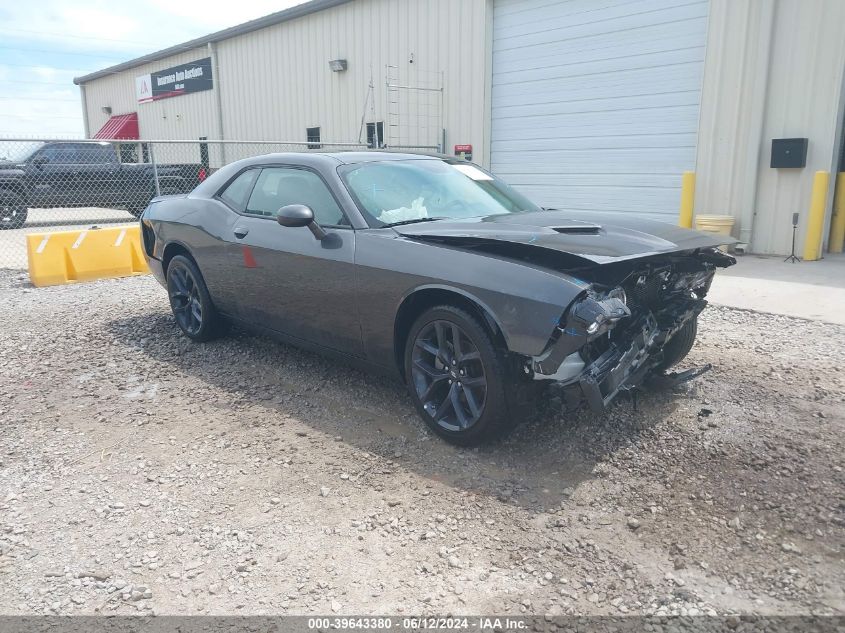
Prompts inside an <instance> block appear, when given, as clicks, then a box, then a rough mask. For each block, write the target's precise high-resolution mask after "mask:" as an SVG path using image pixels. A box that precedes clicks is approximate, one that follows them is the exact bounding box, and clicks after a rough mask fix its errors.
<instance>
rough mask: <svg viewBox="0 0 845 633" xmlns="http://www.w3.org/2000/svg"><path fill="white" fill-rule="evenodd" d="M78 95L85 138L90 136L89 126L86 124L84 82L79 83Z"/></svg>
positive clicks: (86, 97) (86, 106)
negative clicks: (80, 102) (80, 101)
mask: <svg viewBox="0 0 845 633" xmlns="http://www.w3.org/2000/svg"><path fill="white" fill-rule="evenodd" d="M79 97H80V99H81V100H82V125H83V126H84V127H83V129H84V130H85V138H91V128H90V126H89V124H88V96H87V95H86V94H85V84H79Z"/></svg>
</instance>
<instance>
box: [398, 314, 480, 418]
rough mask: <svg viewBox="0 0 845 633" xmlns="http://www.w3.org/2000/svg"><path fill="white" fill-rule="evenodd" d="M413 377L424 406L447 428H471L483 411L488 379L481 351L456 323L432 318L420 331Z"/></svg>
mask: <svg viewBox="0 0 845 633" xmlns="http://www.w3.org/2000/svg"><path fill="white" fill-rule="evenodd" d="M411 379H412V382H413V386H414V389H415V390H416V394H417V397H419V399H420V402H422V405H423V409H425V411H426V412H427V413H428V414H429V415H430V416H431V417H432V419H433V420H434V421H435V422H436V423H437V424H438V425H439V426H440V427H442V428H444V429H446V430H448V431H456V432H457V431H465V430H467V429H469V428H470V427H471V426H473V425H474V424H475V423H476V422H478V419H479V418H480V417H481V414H482V412H483V411H484V403H485V400H486V397H487V379H486V376H485V373H484V365H483V363H482V361H481V354H480V353H479V351H478V348H477V347H476V346H475V344H474V343H473V342H472V340H471V339H470V338H469V337H468V336H467V335H466V333H465V332H464V331H463V330H461V328H460V327H459V326H458V325H456V324H455V323H452V322H450V321H444V320H438V321H432V322H431V323H428V324H426V325H425V326H424V327H423V328H422V329H421V330H420V331H419V333H418V334H417V337H416V339H415V340H414V349H413V351H412V353H411Z"/></svg>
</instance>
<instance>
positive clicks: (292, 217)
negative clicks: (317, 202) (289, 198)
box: [276, 204, 326, 240]
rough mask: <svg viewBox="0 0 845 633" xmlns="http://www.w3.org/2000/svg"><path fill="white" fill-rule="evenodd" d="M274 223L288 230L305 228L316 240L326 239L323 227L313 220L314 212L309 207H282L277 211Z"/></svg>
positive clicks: (294, 205) (292, 205)
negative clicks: (288, 228)
mask: <svg viewBox="0 0 845 633" xmlns="http://www.w3.org/2000/svg"><path fill="white" fill-rule="evenodd" d="M276 221H277V222H278V223H279V224H281V225H282V226H287V227H290V228H299V227H303V226H307V227H308V229H309V230H310V231H311V233H313V234H314V237H315V238H316V239H318V240H322V239H324V238H325V237H326V232H325V231H324V230H323V227H321V226H320V225H319V224H317V222H316V220H314V212H313V211H312V210H311V207H309V206H307V205H304V204H289V205H287V206H284V207H282V208H281V209H279V213H278V215H277V216H276Z"/></svg>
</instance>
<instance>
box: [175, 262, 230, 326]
mask: <svg viewBox="0 0 845 633" xmlns="http://www.w3.org/2000/svg"><path fill="white" fill-rule="evenodd" d="M166 274H167V293H168V295H169V296H170V309H171V310H173V316H174V318H175V319H176V324H177V325H178V326H179V329H180V330H182V332H184V333H185V336H187V337H188V338H190V339H192V340H194V341H198V342H204V341H210V340H211V339H214V338H217V337H218V336H220V335H221V334H222V333H223V332H224V329H225V327H224V323H223V320H222V318H221V317H220V315H219V314H217V310H216V309H215V308H214V303H212V301H211V295H209V294H208V288H207V287H206V285H205V281H204V280H203V278H202V274H201V273H200V271H199V268H197V265H196V264H195V263H194V262H193V261H192V260H191V259H189V258H188V257H185V256H184V255H176V256H175V257H174V258H173V259H171V260H170V263H168V265H167V273H166Z"/></svg>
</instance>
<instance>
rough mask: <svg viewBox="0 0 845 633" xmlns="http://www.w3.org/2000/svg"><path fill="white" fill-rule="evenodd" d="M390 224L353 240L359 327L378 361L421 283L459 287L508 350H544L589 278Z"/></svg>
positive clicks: (387, 354)
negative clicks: (401, 232)
mask: <svg viewBox="0 0 845 633" xmlns="http://www.w3.org/2000/svg"><path fill="white" fill-rule="evenodd" d="M391 233H392V231H389V229H383V230H382V229H376V230H370V231H360V232H359V234H358V238H357V245H356V256H355V258H356V264H357V272H358V279H359V285H358V296H359V298H360V303H359V312H360V322H361V328H362V334H363V337H364V342H365V346H367V348H368V350H369V352H368V353H371V354H372V355H373V356H374V357H375V358H376V359H377V360H378V362H382V361H384V360H386V359H392V358H393V353H392V352H393V350H392V347H393V338H392V337H390V336H387V334H388V333H390V332H393V329H394V318H395V316H396V314H397V312H396V311H397V309H398V307H399V306H400V305H402V302H403V301H404V300H405V299H406V298H407V297H408V296H410V295H411V294H413V293H414V292H419V291H420V290H422V289H425V288H433V289H434V288H436V289H443V290H448V291H451V292H455V293H458V294H460V295H461V296H463V297H465V298H467V299H468V300H470V301H472V302H474V303H475V304H477V305H478V306H479V307H481V308H483V309H484V310H485V311H486V312H487V314H489V315H490V317H491V318H492V319H493V320H494V321H495V323H496V325H497V326H498V328H499V329H500V331H501V332H502V335H503V337H504V339H505V342H506V344H507V347H508V349H509V350H510V351H511V352H515V353H518V354H522V355H525V356H536V355H538V354H540V353H542V352H543V350H544V349H545V348H546V346H547V345H548V342H549V339H550V338H551V336H552V333H553V332H554V331H555V328H556V327H557V325H558V324H559V323H560V319H561V317H562V316H563V314H564V312H565V311H566V309H567V307H569V305H570V304H571V303H572V301H574V300H575V299H576V298H577V297H578V296H579V295H581V294H582V293H583V292H584V291H585V290H586V289H587V288H588V287H589V284H588V283H587V282H584V281H580V280H578V279H576V278H574V277H572V276H569V275H566V274H564V273H559V272H556V271H552V270H549V269H545V268H540V267H538V266H533V265H531V264H527V263H524V262H517V261H513V260H507V259H504V258H499V257H495V256H491V255H488V254H485V253H480V252H470V251H467V250H464V249H460V248H453V247H450V246H445V245H439V244H432V243H426V242H420V241H413V240H408V239H404V238H401V237H397V236H396V235H395V233H393V234H392V235H391Z"/></svg>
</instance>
